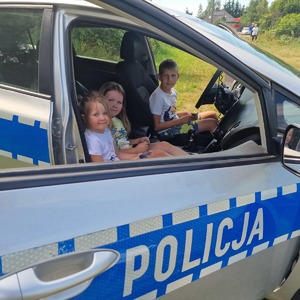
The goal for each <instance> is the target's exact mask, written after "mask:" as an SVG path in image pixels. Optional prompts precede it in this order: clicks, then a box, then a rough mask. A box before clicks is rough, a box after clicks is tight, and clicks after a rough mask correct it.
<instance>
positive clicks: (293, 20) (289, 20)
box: [275, 13, 300, 38]
mask: <svg viewBox="0 0 300 300" xmlns="http://www.w3.org/2000/svg"><path fill="white" fill-rule="evenodd" d="M275 31H276V34H277V35H287V36H290V37H295V38H298V37H300V14H298V13H292V14H288V15H285V16H284V17H283V18H281V19H280V20H279V22H278V24H277V26H276V27H275Z"/></svg>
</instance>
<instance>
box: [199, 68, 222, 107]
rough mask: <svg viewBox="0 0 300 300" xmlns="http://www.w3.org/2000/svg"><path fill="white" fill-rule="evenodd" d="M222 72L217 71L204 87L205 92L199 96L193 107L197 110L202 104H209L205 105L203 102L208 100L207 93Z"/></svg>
mask: <svg viewBox="0 0 300 300" xmlns="http://www.w3.org/2000/svg"><path fill="white" fill-rule="evenodd" d="M222 73H223V72H222V71H221V70H217V71H216V72H215V74H214V75H213V77H212V78H211V80H210V81H209V83H208V85H207V86H206V88H205V90H204V91H203V93H202V95H201V96H200V98H199V100H198V101H197V103H196V105H195V107H196V108H199V107H200V106H201V105H202V104H211V103H207V102H206V101H205V100H206V99H207V98H209V97H208V96H209V93H210V92H211V90H212V88H213V86H214V84H215V83H216V81H217V79H218V78H219V77H220V75H221V74H222Z"/></svg>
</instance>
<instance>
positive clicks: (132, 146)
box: [100, 82, 188, 157]
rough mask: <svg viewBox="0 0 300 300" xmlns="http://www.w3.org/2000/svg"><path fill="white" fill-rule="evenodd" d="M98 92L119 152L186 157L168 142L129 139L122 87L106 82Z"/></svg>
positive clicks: (128, 123)
mask: <svg viewBox="0 0 300 300" xmlns="http://www.w3.org/2000/svg"><path fill="white" fill-rule="evenodd" d="M100 92H101V94H102V95H103V96H104V98H105V99H106V101H107V104H108V108H109V111H110V114H111V116H112V124H113V127H112V129H111V130H112V135H113V138H114V141H115V144H116V146H117V148H118V150H119V152H122V153H128V154H129V153H131V154H136V153H140V152H143V153H144V152H150V153H151V154H150V155H149V157H160V156H161V153H167V154H168V155H172V156H182V155H188V153H187V152H185V151H183V150H182V149H180V148H178V147H175V146H173V145H171V144H170V143H168V142H156V143H150V141H149V138H148V137H146V136H144V137H140V138H136V139H129V138H128V136H129V134H130V131H131V126H130V122H129V120H128V117H127V114H126V110H125V92H124V89H123V87H122V86H121V85H120V84H118V83H116V82H107V83H105V84H104V85H102V86H101V88H100Z"/></svg>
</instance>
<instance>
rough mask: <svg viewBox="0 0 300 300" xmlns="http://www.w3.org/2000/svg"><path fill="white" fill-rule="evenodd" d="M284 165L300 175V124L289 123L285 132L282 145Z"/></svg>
mask: <svg viewBox="0 0 300 300" xmlns="http://www.w3.org/2000/svg"><path fill="white" fill-rule="evenodd" d="M281 159H282V165H283V166H284V167H285V168H286V169H288V170H289V171H291V172H292V173H294V174H295V175H297V176H300V126H299V125H289V126H288V127H287V128H286V130H285V133H284V136H283V141H282V146H281Z"/></svg>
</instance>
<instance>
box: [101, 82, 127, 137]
mask: <svg viewBox="0 0 300 300" xmlns="http://www.w3.org/2000/svg"><path fill="white" fill-rule="evenodd" d="M99 91H100V93H101V94H102V95H103V96H105V95H106V93H108V92H110V91H117V92H119V93H120V94H121V95H122V96H123V106H122V109H121V111H120V113H119V114H118V115H117V117H118V119H120V120H121V122H122V123H123V125H124V127H125V129H126V131H127V134H128V135H129V134H130V132H131V125H130V122H129V119H128V117H127V113H126V100H125V91H124V89H123V87H122V86H121V85H120V84H118V83H116V82H113V81H110V82H106V83H104V84H103V85H102V86H101V87H100V90H99Z"/></svg>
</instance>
